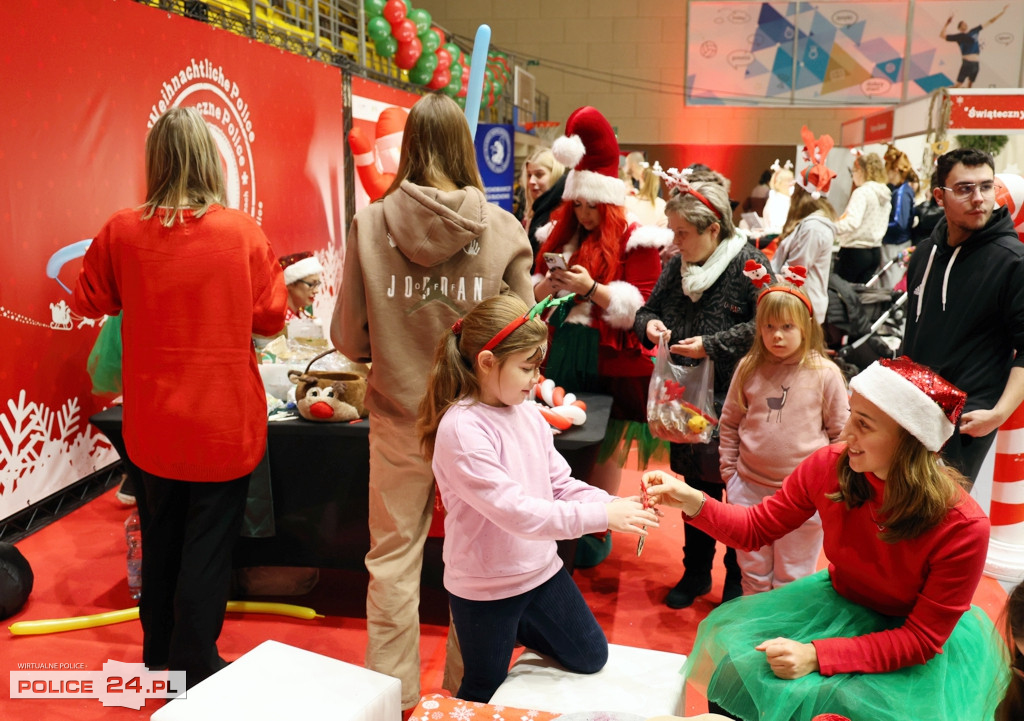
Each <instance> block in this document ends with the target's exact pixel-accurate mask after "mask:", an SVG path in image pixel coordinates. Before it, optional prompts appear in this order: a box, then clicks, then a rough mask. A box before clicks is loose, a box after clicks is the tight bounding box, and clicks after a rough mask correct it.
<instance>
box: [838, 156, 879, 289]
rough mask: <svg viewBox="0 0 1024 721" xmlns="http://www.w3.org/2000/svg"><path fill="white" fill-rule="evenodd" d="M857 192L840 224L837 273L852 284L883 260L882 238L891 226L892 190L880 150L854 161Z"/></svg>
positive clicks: (865, 278) (867, 277)
mask: <svg viewBox="0 0 1024 721" xmlns="http://www.w3.org/2000/svg"><path fill="white" fill-rule="evenodd" d="M851 172H852V173H853V184H854V185H855V186H856V187H855V188H854V191H853V194H852V195H851V196H850V202H849V203H847V204H846V210H845V211H844V212H843V214H842V216H840V218H839V222H838V223H836V240H837V241H838V242H839V253H838V255H836V263H835V272H836V274H837V275H839V277H840V278H842V279H843V280H846V281H848V282H850V283H866V282H868V280H870V279H871V276H872V275H874V273H875V271H876V270H878V265H879V262H880V261H881V259H882V237H883V236H884V235H885V231H886V229H887V228H888V227H889V211H890V210H891V209H892V193H891V191H890V190H889V187H888V186H887V185H886V184H885V181H886V175H885V164H884V163H883V162H882V159H881V158H880V157H878V154H877V153H867V154H865V155H860V156H858V157H857V158H856V159H855V160H854V161H853V169H852V171H851Z"/></svg>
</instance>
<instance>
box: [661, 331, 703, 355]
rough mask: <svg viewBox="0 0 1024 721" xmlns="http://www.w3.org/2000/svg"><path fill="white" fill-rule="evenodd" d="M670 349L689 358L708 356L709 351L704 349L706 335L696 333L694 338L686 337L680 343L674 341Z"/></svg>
mask: <svg viewBox="0 0 1024 721" xmlns="http://www.w3.org/2000/svg"><path fill="white" fill-rule="evenodd" d="M669 350H670V351H672V352H673V353H675V354H676V355H681V356H686V357H687V358H707V357H708V354H707V351H705V350H704V336H700V335H695V336H693V337H692V338H684V339H683V340H681V341H679V342H678V343H673V344H672V345H671V346H670V347H669Z"/></svg>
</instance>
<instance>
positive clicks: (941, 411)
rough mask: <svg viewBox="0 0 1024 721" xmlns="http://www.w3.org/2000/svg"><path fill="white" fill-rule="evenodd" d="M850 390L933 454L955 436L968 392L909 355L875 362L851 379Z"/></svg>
mask: <svg viewBox="0 0 1024 721" xmlns="http://www.w3.org/2000/svg"><path fill="white" fill-rule="evenodd" d="M850 390H852V391H856V392H857V393H859V394H860V395H862V396H864V397H865V398H866V399H868V400H869V401H871V402H872V403H874V404H875V405H876V406H878V408H879V410H881V411H882V412H883V413H885V414H886V415H887V416H889V417H890V418H892V419H893V420H894V421H896V422H897V423H899V424H900V425H901V426H903V428H905V429H906V431H907V432H908V433H910V435H912V436H913V437H914V438H916V439H917V440H919V441H921V443H922V444H923V445H924V447H925V448H927V449H928V450H929V451H932V452H933V453H935V452H938V451H939V450H940V449H941V448H942V446H943V445H945V443H946V441H948V440H949V437H950V436H951V435H953V430H954V429H955V428H956V423H957V421H959V420H960V414H961V413H962V412H963V410H964V403H966V402H967V394H966V393H964V392H963V391H962V390H960V389H959V388H957V387H956V386H955V385H953V384H952V383H950V382H949V381H947V380H946V379H944V378H943V377H942V376H940V375H939V374H938V373H936V372H935V371H933V370H932V369H930V368H927V367H925V366H923V365H920V364H918V363H915V362H914V361H912V360H910V359H909V358H907V357H906V356H901V357H899V358H896V359H894V360H890V359H889V358H883V359H882V360H879V361H875V362H874V363H872V364H871V365H869V366H868V367H867V368H865V369H864V370H863V371H861V372H860V373H858V374H857V375H855V376H854V377H853V378H852V379H851V380H850Z"/></svg>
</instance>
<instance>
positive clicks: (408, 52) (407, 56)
mask: <svg viewBox="0 0 1024 721" xmlns="http://www.w3.org/2000/svg"><path fill="white" fill-rule="evenodd" d="M422 54H423V43H421V42H420V39H419V38H418V37H416V36H415V35H413V36H412V40H410V41H409V42H407V43H398V50H397V51H396V52H395V58H394V61H395V65H397V66H398V67H400V68H402V70H410V69H411V68H412V67H413V66H414V65H415V64H416V61H417V60H419V59H420V55H422Z"/></svg>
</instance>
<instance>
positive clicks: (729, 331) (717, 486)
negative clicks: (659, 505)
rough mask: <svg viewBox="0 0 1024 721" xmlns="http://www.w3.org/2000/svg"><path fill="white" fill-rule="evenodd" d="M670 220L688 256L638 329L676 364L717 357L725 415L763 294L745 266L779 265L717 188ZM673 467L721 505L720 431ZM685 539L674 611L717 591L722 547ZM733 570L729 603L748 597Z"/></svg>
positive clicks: (685, 196)
mask: <svg viewBox="0 0 1024 721" xmlns="http://www.w3.org/2000/svg"><path fill="white" fill-rule="evenodd" d="M665 214H666V216H667V217H668V227H669V229H670V230H672V232H673V236H674V237H673V243H674V244H675V245H676V247H677V248H679V251H680V252H679V254H678V255H675V256H674V257H672V258H671V259H670V260H668V261H667V262H666V264H665V267H664V269H663V270H662V273H661V277H660V278H659V279H658V283H657V285H655V287H654V290H653V291H652V292H651V295H650V297H649V298H648V299H647V303H646V304H645V305H644V306H643V307H641V308H640V310H638V311H637V313H636V321H635V323H634V325H633V330H634V332H635V333H636V334H637V336H639V338H640V340H641V342H642V343H643V344H644V345H645V346H647V347H649V348H652V347H654V346H655V345H657V344H658V342H659V340H660V339H661V338H663V337H665V338H666V339H667V340H668V341H669V342H670V343H671V346H670V350H671V351H672V360H673V362H675V363H679V364H681V365H696V364H697V363H698V362H699V361H700V359H702V358H710V359H711V360H712V361H713V362H714V364H715V380H714V385H715V393H714V395H715V411H716V412H717V413H719V414H720V413H721V410H722V403H723V402H724V401H725V396H726V393H727V392H728V390H729V381H730V380H731V379H732V373H733V370H734V369H735V367H736V363H737V362H738V361H739V359H740V358H742V357H743V355H744V354H745V353H746V352H747V351H748V350H749V349H750V346H751V343H752V342H753V339H754V315H755V312H756V309H757V293H758V290H757V288H755V286H754V284H753V283H752V282H751V281H750V279H749V278H747V277H746V276H744V275H743V270H744V266H745V265H746V264H747V262H748V261H756V262H758V263H760V264H761V265H762V266H763V267H764V268H765V272H766V273H768V275H769V276H771V271H770V268H771V264H770V263H769V262H768V259H767V258H765V256H764V254H763V253H761V251H759V250H757V249H755V248H753V247H752V246H750V245H749V244H748V243H747V239H746V237H745V236H744V234H743V232H742V231H740V230H738V229H736V228H735V227H734V226H733V223H732V212H731V209H730V207H729V196H728V193H727V192H726V190H725V188H723V187H722V186H721V185H719V184H717V183H694V184H693V185H690V186H685V187H684V188H683V189H682V190H681V192H680V193H679V194H678V195H676V196H675V197H673V198H672V199H671V200H669V201H668V203H667V204H666V206H665ZM670 465H671V468H672V470H673V471H675V472H676V473H680V474H682V475H683V476H685V477H686V482H687V483H688V484H690V485H691V486H693V487H694V488H699V489H700V490H702V491H705V492H706V493H707V494H708V495H710V496H712V497H713V498H717V499H719V500H721V498H722V492H723V490H724V488H725V486H724V485H723V481H722V477H721V474H720V473H719V470H718V432H717V428H716V430H715V434H714V437H713V438H712V440H711V442H710V443H707V444H681V443H673V444H672V445H671V453H670ZM684 533H685V541H684V546H683V566H684V573H683V577H682V579H681V580H680V581H679V583H677V584H676V585H675V587H674V588H673V589H672V590H671V591H669V593H668V596H667V597H666V598H665V603H666V604H667V605H668V606H669V607H670V608H686V607H687V606H689V605H691V604H692V603H693V602H694V600H695V599H696V598H697V597H698V596H702V595H704V594H706V593H708V592H709V591H710V590H711V564H712V561H713V560H714V556H715V540H714V539H713V538H711V536H709V535H707V534H705V533H703V532H702V531H698V530H697V529H695V528H693V527H692V526H690V525H689V524H687V525H686V527H685V531H684ZM725 565H726V578H725V590H724V592H723V594H722V600H723V601H728V600H730V599H732V598H735V597H736V596H740V595H742V593H743V591H742V589H741V588H740V569H739V565H738V564H737V562H736V552H735V551H734V550H733V549H731V548H730V549H728V551H727V552H726V556H725Z"/></svg>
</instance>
